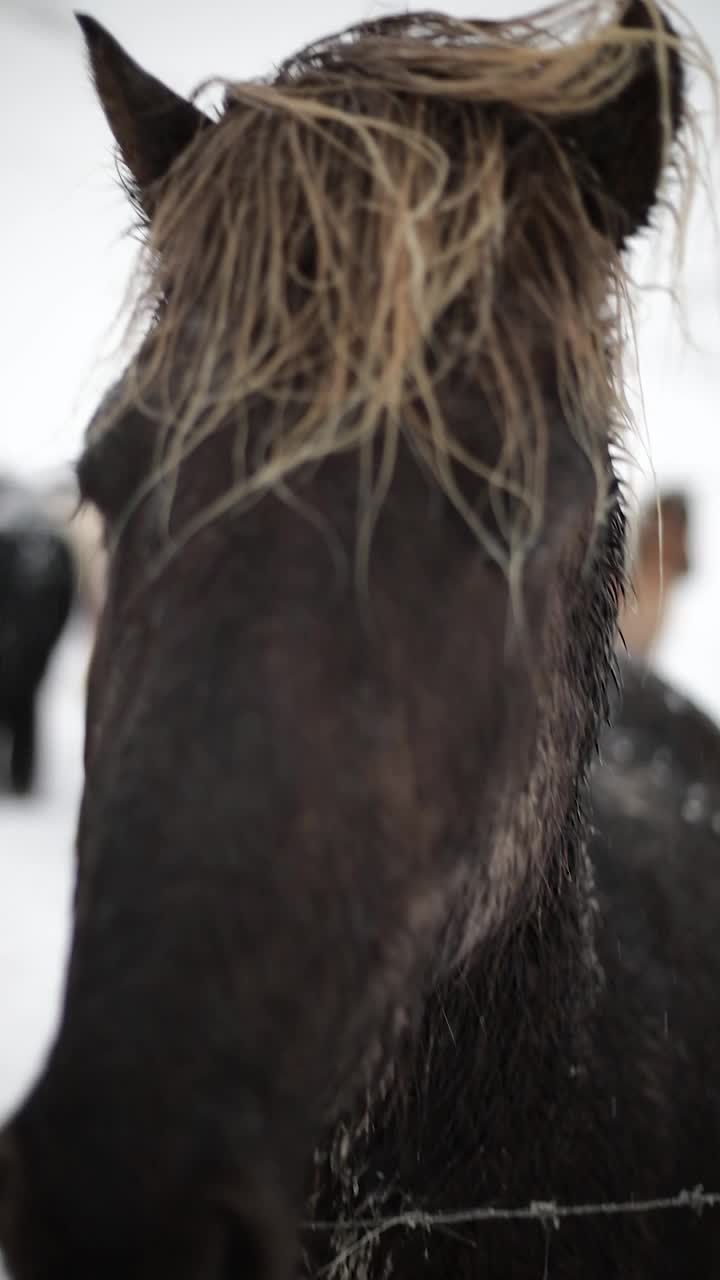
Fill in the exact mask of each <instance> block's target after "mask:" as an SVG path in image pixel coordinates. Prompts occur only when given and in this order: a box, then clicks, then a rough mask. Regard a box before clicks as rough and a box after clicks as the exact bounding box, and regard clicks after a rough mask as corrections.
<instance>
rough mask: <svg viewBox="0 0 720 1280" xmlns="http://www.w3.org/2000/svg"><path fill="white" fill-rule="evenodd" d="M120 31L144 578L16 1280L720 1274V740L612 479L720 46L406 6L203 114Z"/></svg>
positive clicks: (112, 683) (24, 1199)
mask: <svg viewBox="0 0 720 1280" xmlns="http://www.w3.org/2000/svg"><path fill="white" fill-rule="evenodd" d="M603 19H604V20H603ZM80 22H81V26H82V28H83V31H84V35H85V38H86V42H87V46H88V50H89V55H90V62H91V67H92V73H93V76H94V79H95V84H96V87H97V90H98V94H99V97H100V100H101V103H102V106H103V108H104V110H105V114H106V116H107V119H108V122H109V124H110V126H111V129H112V132H113V134H114V136H115V139H116V141H117V143H118V146H119V151H120V157H121V161H122V164H123V167H124V174H125V182H126V186H127V188H128V190H129V192H130V194H131V196H132V199H133V202H134V205H135V208H136V210H137V213H138V215H139V221H140V224H141V227H142V230H143V236H144V250H143V256H142V260H141V275H140V277H139V281H140V288H139V293H138V295H137V297H138V301H137V307H136V311H135V320H136V321H140V322H141V327H140V335H139V340H138V345H137V349H136V350H135V352H134V354H133V356H132V358H131V359H130V361H129V364H128V367H127V370H126V372H125V374H124V375H123V377H122V378H121V379H120V381H119V382H118V384H117V385H116V386H115V387H113V388H112V389H111V390H110V391H109V393H108V394H107V396H106V397H105V399H104V401H103V402H102V404H101V406H100V408H99V410H98V412H97V414H96V416H95V418H94V419H93V421H92V423H91V424H90V427H89V429H88V433H87V440H86V446H85V449H84V452H83V456H82V458H81V459H80V461H79V464H78V478H79V483H80V486H81V489H82V492H83V495H84V497H85V500H86V501H87V502H88V503H91V504H94V505H95V506H96V507H97V508H98V510H99V511H100V513H101V516H102V519H103V522H104V525H105V528H106V530H107V537H108V544H109V547H110V557H109V567H108V579H107V587H106V598H105V603H104V607H103V611H102V615H101V618H100V622H99V627H98V635H97V641H96V645H95V650H94V654H93V660H92V667H91V672H90V678H89V685H88V705H87V723H86V740H85V766H86V781H85V789H84V794H83V802H82V808H81V814H80V821H79V827H78V838H77V887H76V898H75V913H74V925H73V940H72V948H71V955H70V960H69V966H68V973H67V982H66V991H65V997H64V1003H63V1010H62V1017H61V1020H60V1026H59V1029H58V1033H57V1037H56V1040H55V1042H54V1045H53V1047H52V1050H51V1052H50V1055H49V1058H48V1061H47V1063H46V1065H45V1067H44V1069H43V1071H42V1073H41V1076H40V1078H39V1080H38V1081H37V1082H36V1084H35V1085H34V1087H33V1089H32V1090H31V1091H30V1093H29V1096H28V1097H27V1098H26V1099H25V1100H24V1102H23V1103H22V1105H21V1106H20V1107H19V1108H18V1110H17V1112H16V1114H15V1115H14V1116H13V1117H12V1118H11V1119H10V1121H9V1123H8V1125H7V1126H6V1128H5V1130H4V1131H3V1133H2V1134H0V1242H1V1243H2V1247H3V1249H4V1251H5V1255H6V1258H7V1262H8V1266H9V1269H10V1273H11V1275H12V1277H13V1280H65V1278H66V1277H68V1276H72V1277H73V1280H91V1277H92V1280H95V1278H96V1277H97V1276H98V1275H102V1276H103V1277H104V1280H120V1278H121V1277H122V1278H123V1280H126V1277H127V1276H130V1275H131V1276H133V1277H136V1278H137V1280H143V1278H144V1277H150V1276H152V1277H153V1280H156V1278H157V1277H160V1276H163V1277H164V1276H167V1277H172V1278H173V1280H231V1278H232V1277H238V1278H239V1277H243V1278H245V1280H290V1278H291V1277H297V1276H298V1275H300V1276H308V1277H314V1278H315V1280H319V1277H321V1276H330V1277H335V1278H336V1280H390V1278H391V1277H396V1278H397V1280H410V1278H411V1277H412V1278H413V1280H414V1278H415V1277H416V1276H418V1275H422V1276H426V1277H428V1278H429V1280H446V1278H447V1277H449V1276H452V1277H453V1280H507V1278H508V1277H510V1276H512V1277H513V1280H540V1277H553V1280H571V1278H572V1280H574V1278H575V1277H577V1276H579V1275H582V1277H583V1280H607V1277H609V1276H620V1275H621V1276H622V1277H623V1280H670V1278H671V1277H672V1278H673V1280H674V1278H675V1277H676V1276H677V1274H678V1267H680V1268H681V1269H682V1270H683V1272H684V1273H685V1274H687V1275H689V1276H692V1277H693V1278H697V1280H710V1278H711V1277H714V1276H715V1275H716V1273H717V1270H718V1265H719V1264H720V1213H719V1212H718V1205H717V1194H716V1193H717V1191H718V1184H719V1183H720V1178H719V1177H718V1174H719V1172H720V1094H719V1093H718V1087H717V1063H718V1060H720V1018H718V1017H717V1011H718V998H719V997H718V992H719V991H720V947H719V946H718V942H717V918H718V913H719V912H720V877H719V876H718V870H719V864H718V858H719V854H720V820H718V815H719V814H720V772H719V770H720V735H719V734H718V731H717V729H716V728H715V726H714V725H712V724H711V723H710V722H708V721H707V720H705V718H704V717H703V716H702V715H701V714H700V713H699V712H698V711H696V710H695V709H694V708H692V707H690V706H688V705H687V704H685V703H683V702H682V700H680V699H679V698H678V696H677V695H676V694H674V693H673V691H671V690H669V689H667V688H665V687H664V686H663V685H662V684H660V683H659V682H657V681H654V680H652V679H651V678H650V677H648V676H646V675H645V674H644V673H643V671H642V669H640V668H635V667H632V666H629V667H628V668H627V670H626V671H625V672H624V677H623V682H622V688H623V692H622V694H621V693H620V688H621V682H620V681H619V680H618V668H617V666H616V657H615V646H616V638H617V617H618V607H619V603H620V600H621V597H622V593H623V586H624V565H625V517H624V510H623V501H622V492H621V490H620V487H619V484H618V481H617V478H616V474H615V468H614V461H613V458H614V450H615V446H616V444H617V443H618V442H619V440H620V437H621V433H622V431H623V429H624V425H625V421H626V417H627V414H626V409H625V405H624V399H623V392H622V376H621V369H620V362H621V357H622V353H623V346H624V341H625V334H626V320H627V303H628V300H629V298H628V292H629V291H628V276H627V267H626V265H625V258H624V254H625V250H626V248H627V246H628V244H629V242H630V241H631V239H632V237H633V236H634V235H635V234H636V233H638V232H639V231H641V230H642V229H643V228H647V227H648V226H649V224H650V222H651V221H652V213H653V210H654V208H655V207H656V205H657V204H658V201H659V200H660V199H661V197H662V195H663V191H664V192H665V197H666V199H667V201H668V203H669V207H670V208H671V210H672V211H673V212H674V213H675V214H676V217H677V220H678V224H679V226H680V229H682V226H683V223H684V212H685V200H686V196H687V194H688V191H689V189H690V186H691V179H692V175H693V171H694V159H693V156H694V151H693V146H692V142H693V131H692V127H691V125H692V119H691V115H690V112H689V108H688V105H687V93H686V79H687V72H688V69H689V68H690V67H692V66H693V65H695V66H703V65H705V56H704V53H703V50H702V47H701V45H700V44H699V43H698V42H697V41H696V40H695V39H694V38H693V37H692V36H691V35H682V36H681V35H680V34H679V25H678V20H677V19H676V18H675V17H673V19H672V22H671V21H670V20H668V18H667V16H665V15H664V13H663V12H661V10H660V9H659V8H658V7H657V5H656V4H655V3H654V0H631V2H630V3H627V4H624V5H622V4H621V5H619V6H617V5H612V6H602V5H598V4H587V5H583V4H570V5H568V4H564V5H561V6H558V7H556V8H552V9H548V10H545V11H544V12H543V13H542V14H540V15H538V16H537V18H536V19H533V20H529V19H525V20H522V21H519V22H516V23H507V24H493V23H483V22H469V21H461V20H455V19H451V18H447V17H444V16H442V15H439V14H435V13H422V14H405V15H401V16H398V17H391V18H383V19H381V20H378V21H377V22H368V23H363V24H360V25H359V26H357V27H354V28H352V29H351V30H350V31H348V32H343V33H340V34H339V35H337V36H333V37H332V38H329V39H327V40H323V41H319V42H317V43H316V44H314V45H312V46H310V47H309V48H307V49H305V50H303V51H301V52H300V53H299V54H298V55H296V56H295V57H293V58H291V59H289V60H288V61H287V62H285V63H283V64H282V65H281V66H280V67H279V68H278V69H277V70H276V72H275V73H274V74H273V75H272V76H271V77H269V78H268V79H266V80H263V81H257V82H252V83H242V84H234V83H231V84H227V85H225V86H224V89H225V93H224V101H223V106H222V108H221V109H220V110H219V112H218V113H217V116H212V115H209V114H207V113H206V112H205V111H203V110H202V109H201V108H200V106H199V105H198V103H199V101H200V99H199V98H196V99H195V100H193V101H187V100H185V99H183V98H180V97H178V96H177V95H176V94H175V93H173V92H172V91H171V90H170V89H168V88H166V87H165V86H164V85H162V84H161V83H160V82H159V81H158V80H156V79H155V78H154V77H152V76H150V75H148V73H146V72H145V71H143V70H142V69H141V68H140V67H139V66H138V65H137V64H136V63H134V62H133V61H132V60H131V59H130V58H129V57H128V55H127V54H126V53H125V52H124V50H123V49H122V48H121V47H120V45H118V43H117V42H116V41H115V40H114V39H113V38H112V37H111V36H109V35H108V33H107V32H106V31H104V29H103V28H102V27H100V26H99V25H98V24H97V23H96V22H95V21H94V20H93V19H91V18H88V17H81V19H80ZM673 174H674V175H675V187H674V188H673V187H672V186H671V185H668V186H665V187H663V184H664V183H667V182H669V180H670V177H671V176H672V175H673ZM611 711H612V718H613V727H612V728H608V727H607V726H606V722H607V721H608V718H609V716H610V713H611ZM598 745H599V746H600V758H599V760H598V756H597V749H598ZM699 1186H702V1187H704V1188H705V1190H706V1191H707V1193H708V1194H707V1196H706V1197H703V1195H702V1193H701V1192H699V1191H698V1190H697V1188H698V1187H699ZM548 1202H552V1205H554V1206H556V1207H555V1209H554V1210H553V1209H549V1208H548ZM543 1205H544V1206H545V1207H544V1208H543ZM583 1206H584V1208H583ZM702 1206H704V1208H705V1212H704V1213H703V1214H702V1216H699V1214H698V1213H696V1212H695V1210H697V1209H699V1208H700V1207H702ZM611 1210H612V1216H610V1211H611ZM553 1214H555V1216H556V1218H557V1225H556V1224H555V1221H554V1218H553Z"/></svg>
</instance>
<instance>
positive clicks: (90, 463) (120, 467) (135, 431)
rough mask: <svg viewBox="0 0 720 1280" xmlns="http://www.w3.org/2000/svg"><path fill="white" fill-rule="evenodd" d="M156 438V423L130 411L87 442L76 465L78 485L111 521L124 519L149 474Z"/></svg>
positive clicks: (86, 499) (87, 499)
mask: <svg viewBox="0 0 720 1280" xmlns="http://www.w3.org/2000/svg"><path fill="white" fill-rule="evenodd" d="M153 439H154V432H153V429H152V425H151V424H150V423H148V422H147V421H146V420H145V419H144V418H142V417H141V415H140V414H137V413H130V414H128V415H127V417H125V418H124V419H122V420H121V421H119V422H117V423H113V425H112V426H111V427H109V428H108V430H107V431H104V432H102V433H101V434H99V435H97V436H96V437H95V439H92V438H91V439H90V440H89V442H88V443H87V444H86V446H85V449H84V452H83V454H82V456H81V457H80V459H79V461H78V463H77V465H76V468H75V474H76V477H77V482H78V487H79V490H80V494H81V497H82V499H83V500H84V501H85V502H89V503H92V505H93V506H94V507H97V509H98V511H99V512H100V515H101V516H102V517H103V519H104V520H106V521H107V522H108V523H112V522H113V521H117V520H119V519H120V518H121V516H122V515H123V513H124V512H125V511H126V510H127V509H128V506H129V504H130V503H131V502H132V499H133V497H134V496H135V494H136V493H137V492H138V489H139V488H140V485H141V483H142V481H143V479H144V478H145V477H146V475H147V474H148V473H149V470H150V467H151V463H152V448H153V444H152V442H153Z"/></svg>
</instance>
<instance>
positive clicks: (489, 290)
mask: <svg viewBox="0 0 720 1280" xmlns="http://www.w3.org/2000/svg"><path fill="white" fill-rule="evenodd" d="M645 7H646V9H647V12H648V14H649V15H650V20H651V25H652V26H653V29H652V32H651V35H652V40H653V42H654V43H653V49H654V56H655V57H656V59H657V63H658V73H659V77H660V80H661V82H662V83H665V82H667V79H668V75H669V72H668V65H667V64H668V57H669V51H670V50H671V48H673V47H674V46H675V45H676V44H677V38H676V37H675V36H674V35H672V34H669V33H668V31H667V30H666V29H665V27H664V26H661V24H660V21H659V18H658V11H657V9H656V7H655V4H654V3H653V0H645ZM597 17H598V15H597V6H591V7H589V8H588V7H587V6H578V5H577V4H571V5H568V4H564V5H559V6H557V7H556V8H555V9H552V10H548V11H545V12H544V13H543V14H542V15H541V16H540V17H539V19H538V21H537V22H531V21H529V20H528V21H523V22H521V23H511V24H488V23H480V22H468V21H462V20H454V19H451V18H447V17H444V16H442V15H438V14H432V13H430V14H422V15H406V16H404V17H402V16H401V17H397V18H389V19H383V20H381V21H379V22H375V23H365V24H361V25H359V26H358V27H356V28H353V29H352V30H350V31H349V32H344V33H341V34H340V35H339V36H336V37H333V38H332V39H330V40H327V41H323V42H322V43H320V44H317V45H314V46H310V47H309V48H308V49H306V50H303V51H302V52H301V53H300V54H298V55H297V56H296V57H295V58H293V59H291V60H289V61H288V62H286V63H285V64H283V66H281V68H280V69H279V71H278V73H277V75H276V76H275V77H274V79H273V80H271V81H269V82H267V81H265V82H256V83H243V84H230V85H227V87H226V109H225V111H224V114H223V115H222V116H221V118H220V120H219V121H218V123H217V124H216V125H215V126H214V127H213V128H211V129H206V130H203V131H202V133H201V134H200V135H198V137H197V138H196V139H195V140H194V141H193V143H192V144H191V145H190V146H189V147H188V148H187V150H186V152H185V153H184V154H183V155H181V156H180V157H179V159H178V160H177V162H176V164H175V165H174V166H173V168H172V170H171V173H170V175H169V177H168V179H167V180H166V181H164V182H163V183H162V184H161V189H160V190H159V193H158V199H157V201H156V206H155V209H154V214H153V219H152V223H151V224H150V226H149V227H148V229H147V243H146V246H145V250H144V254H145V257H144V267H143V271H144V276H143V280H144V284H143V287H142V288H141V289H140V293H139V302H138V308H139V312H140V314H142V316H144V317H146V316H147V315H148V313H151V314H152V315H153V317H154V323H153V325H152V327H151V330H150V332H149V334H148V335H147V337H146V338H145V341H144V345H143V349H142V354H141V358H140V359H138V360H137V361H136V362H135V363H134V365H133V367H132V368H131V370H130V374H129V375H128V376H126V378H125V379H124V381H123V383H122V388H121V394H119V395H116V396H114V397H113V398H112V402H111V403H110V404H109V405H108V406H107V409H108V412H107V414H104V415H103V417H104V420H105V421H107V422H111V421H112V420H114V419H116V418H117V417H118V416H120V415H122V414H123V413H124V412H125V411H126V410H127V409H128V407H136V406H138V405H147V404H151V405H152V412H153V415H154V416H155V417H157V419H158V420H159V421H160V422H161V423H162V424H163V438H164V448H163V450H162V451H161V452H162V459H163V460H162V462H160V463H159V464H158V469H157V478H160V477H161V476H166V477H167V476H169V477H170V480H171V484H170V500H172V492H173V483H172V482H173V478H174V477H175V476H176V474H177V469H178V467H179V465H180V464H181V462H182V461H183V460H184V459H185V458H186V457H187V456H188V454H189V453H190V452H191V451H192V450H193V449H194V448H195V447H196V445H197V443H198V442H199V441H202V440H204V439H207V438H208V437H209V436H212V434H213V433H214V432H215V431H217V430H219V429H220V428H221V427H223V426H227V424H228V422H230V421H231V422H233V423H234V424H235V426H236V429H237V431H238V435H239V436H240V437H241V436H242V434H243V431H245V432H246V433H247V422H248V418H249V416H251V414H252V408H253V406H257V405H261V406H262V417H263V430H262V438H261V440H260V441H258V440H256V441H255V442H254V444H253V447H252V448H247V447H246V446H245V445H243V444H242V443H241V446H240V447H239V448H238V449H237V450H236V451H235V455H234V473H233V475H232V476H230V477H229V478H228V484H227V490H226V491H225V492H224V493H223V494H222V495H221V496H220V497H219V499H218V501H217V502H216V503H214V504H212V507H211V508H210V509H208V511H207V512H206V513H205V515H204V517H203V518H205V519H207V520H211V519H213V518H215V517H216V516H218V515H221V514H222V513H223V512H226V511H228V510H234V509H237V508H238V507H239V506H241V505H242V503H244V502H246V501H249V500H253V499H254V497H256V496H258V495H261V494H263V493H266V492H268V491H271V490H274V491H280V490H282V489H283V487H284V486H285V485H286V484H287V482H288V481H289V480H290V479H291V477H292V476H293V475H294V474H295V473H297V472H298V471H299V470H300V469H301V468H302V467H304V466H308V465H314V464H316V463H318V462H322V461H323V460H324V459H325V458H327V457H329V456H330V455H332V454H337V453H341V452H346V451H351V450H352V451H356V452H357V453H358V455H359V459H360V462H359V467H360V477H361V489H362V502H361V504H360V524H361V528H360V538H361V541H362V540H363V539H364V540H365V543H367V540H368V539H369V536H370V534H371V531H372V527H373V522H374V520H375V519H376V516H377V513H378V511H379V509H380V505H381V503H382V500H383V498H384V497H385V495H386V494H387V492H388V489H389V487H390V484H391V481H392V476H393V471H394V465H395V459H396V457H397V453H398V449H399V448H400V447H402V444H403V442H406V443H407V444H409V446H410V448H411V449H412V450H413V452H414V453H415V455H416V456H418V458H419V459H420V460H421V462H422V463H423V465H424V466H426V467H427V468H428V469H429V470H430V471H431V472H432V473H433V474H434V476H435V478H436V480H437V482H438V483H439V485H440V486H441V487H442V489H443V490H444V491H445V492H446V494H447V496H448V497H449V498H450V500H451V501H452V502H453V504H454V505H455V506H456V507H457V508H458V510H459V511H460V513H461V514H462V516H463V517H464V519H465V520H466V521H467V523H468V524H469V525H470V526H471V528H472V529H473V531H474V532H475V534H476V535H477V536H478V537H479V538H480V539H481V540H482V541H483V542H484V543H485V545H486V546H487V548H488V550H489V551H490V552H491V554H492V555H493V556H494V557H495V558H496V559H502V558H503V555H504V548H501V547H500V546H499V545H498V543H497V540H495V539H493V537H492V535H491V533H490V531H489V530H488V528H487V527H486V525H485V524H484V522H483V520H482V519H481V518H480V517H479V516H478V514H477V511H476V510H475V509H474V507H473V504H472V502H469V501H468V500H467V496H466V491H465V488H464V486H463V484H462V483H461V479H460V477H461V475H462V474H470V475H473V476H475V477H477V478H478V479H479V480H481V481H482V482H483V483H486V484H487V485H488V486H489V487H491V488H492V489H493V490H496V491H498V492H500V493H503V494H505V495H508V496H509V498H510V499H511V500H512V504H513V507H512V509H513V519H512V528H511V529H510V535H511V537H510V542H511V544H512V546H513V547H515V548H517V547H519V546H522V545H524V544H526V542H527V539H528V537H529V536H530V537H531V536H532V535H534V534H535V533H536V532H537V530H538V529H539V527H540V524H541V521H542V517H543V508H544V501H545V490H546V483H547V453H548V449H547V440H548V434H549V418H550V417H551V416H553V415H556V413H557V410H558V408H559V410H560V412H561V414H562V416H563V417H564V419H565V421H566V422H567V424H568V427H569V430H570V431H571V432H572V434H573V435H574V436H575V437H576V439H577V441H578V443H579V445H580V446H581V448H582V450H583V451H584V453H585V454H586V455H587V457H588V458H589V459H590V462H591V464H592V466H593V469H594V472H595V477H596V482H597V493H598V498H597V512H598V514H599V515H604V513H605V500H606V469H605V464H604V457H605V451H606V446H607V440H608V438H609V437H611V436H613V435H614V434H616V433H619V432H620V430H621V429H622V427H623V426H624V424H625V423H626V421H627V413H626V407H625V401H624V395H623V388H622V381H621V376H620V365H621V358H622V352H623V346H624V343H625V341H626V324H625V319H626V302H627V293H628V283H629V281H628V275H627V271H626V267H625V265H624V263H623V260H622V257H621V253H620V251H619V250H618V249H617V247H616V246H615V244H614V243H613V241H612V238H611V237H610V235H607V234H604V233H603V221H604V220H605V219H607V222H608V224H610V223H611V222H612V218H613V216H614V210H613V208H612V200H611V197H609V196H608V200H607V208H600V219H599V223H598V218H597V216H596V217H591V216H590V213H589V211H588V207H587V204H586V202H585V200H584V198H583V192H582V187H581V182H580V179H579V177H578V174H577V172H576V171H575V169H574V168H573V164H572V162H571V159H570V158H569V155H568V153H567V150H566V149H565V148H564V147H563V146H562V145H561V144H560V142H559V141H558V140H557V137H556V136H555V134H554V133H553V128H552V126H553V124H554V122H556V121H557V120H559V119H561V118H562V117H563V116H564V115H567V114H568V113H570V112H578V111H581V112H592V111H593V110H594V109H595V108H597V107H599V106H602V104H603V103H604V102H606V101H607V100H609V99H610V98H611V97H612V95H613V94H616V93H617V92H618V90H619V89H621V88H622V86H623V85H625V84H626V83H627V82H628V81H629V79H630V78H631V76H632V74H633V70H634V68H635V66H636V60H637V57H638V56H639V50H640V49H641V48H643V49H644V50H645V52H647V42H648V39H649V38H650V37H649V35H648V33H647V32H646V33H645V36H646V38H645V43H644V45H641V44H640V42H639V40H638V32H637V31H634V30H632V29H626V28H623V27H621V26H619V25H612V24H611V25H609V26H606V27H605V28H604V29H603V30H602V31H601V32H600V33H599V34H598V32H597V29H596V28H597ZM571 34H572V35H578V34H579V38H578V39H577V40H576V41H575V42H571V43H568V42H567V39H568V36H569V35H571ZM563 40H564V42H563ZM663 77H664V80H663ZM666 96H667V95H666ZM671 106H672V104H668V103H666V104H665V108H666V110H667V112H669V111H670V109H671ZM665 123H666V126H667V129H666V132H667V136H668V139H669V137H670V134H671V128H670V123H669V122H668V121H666V122H665ZM678 154H679V156H680V157H681V159H682V158H683V156H684V157H685V159H686V160H687V163H686V165H685V169H684V177H685V179H686V180H687V182H688V183H689V179H690V176H691V173H692V162H691V160H690V158H689V152H688V153H684V152H683V151H682V149H681V150H680V151H679V152H678ZM596 203H597V202H596ZM596 212H597V211H596ZM136 315H137V310H136ZM458 383H462V384H463V385H465V386H469V387H471V388H473V389H474V391H475V393H476V394H477V397H478V403H479V404H482V406H483V409H482V411H480V410H479V411H478V417H479V418H481V417H482V416H483V415H484V416H485V417H486V418H487V417H489V418H490V419H491V420H492V422H493V423H495V424H496V425H497V426H498V428H499V436H500V440H501V444H500V448H499V451H497V452H496V453H495V454H494V455H493V456H489V455H488V451H487V449H484V448H483V445H482V442H480V441H479V440H478V438H476V436H475V435H474V433H473V431H472V430H467V429H465V430H463V431H459V430H458V429H457V424H456V421H455V410H454V399H453V390H452V389H453V387H454V386H456V385H457V384H458ZM549 389H550V390H549ZM481 434H482V429H481V428H480V427H479V429H478V432H477V436H479V435H481Z"/></svg>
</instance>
